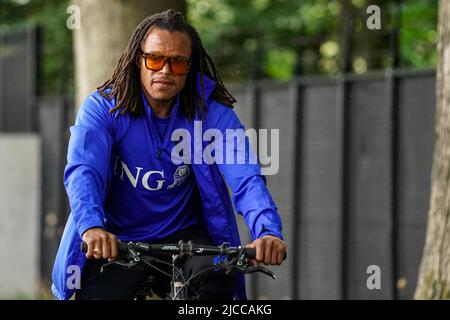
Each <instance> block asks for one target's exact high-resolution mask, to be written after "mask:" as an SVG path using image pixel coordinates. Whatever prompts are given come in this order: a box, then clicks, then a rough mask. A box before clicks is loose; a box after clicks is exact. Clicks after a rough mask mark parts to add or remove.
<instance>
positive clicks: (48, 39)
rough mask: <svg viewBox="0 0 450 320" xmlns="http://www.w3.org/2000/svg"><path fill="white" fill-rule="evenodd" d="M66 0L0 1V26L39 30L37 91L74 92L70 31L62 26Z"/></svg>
mask: <svg viewBox="0 0 450 320" xmlns="http://www.w3.org/2000/svg"><path fill="white" fill-rule="evenodd" d="M68 5H69V1H68V0H45V1H44V0H2V1H1V2H0V28H1V29H3V30H4V31H11V30H15V29H19V28H22V27H23V26H24V25H37V26H39V27H40V31H41V40H42V42H41V44H40V47H41V48H40V53H41V61H40V70H39V83H38V85H39V92H40V93H41V94H44V95H45V94H69V95H73V93H74V91H75V90H74V75H73V73H74V71H73V69H74V66H73V51H72V32H71V31H70V30H69V29H68V28H67V27H66V20H67V18H68V16H69V15H68V14H67V12H66V11H67V6H68Z"/></svg>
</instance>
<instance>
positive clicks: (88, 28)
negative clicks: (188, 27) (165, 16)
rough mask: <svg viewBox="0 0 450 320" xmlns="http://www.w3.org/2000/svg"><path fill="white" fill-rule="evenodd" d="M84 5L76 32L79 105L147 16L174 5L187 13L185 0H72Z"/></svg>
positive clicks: (109, 70) (105, 75)
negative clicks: (79, 26) (79, 25)
mask: <svg viewBox="0 0 450 320" xmlns="http://www.w3.org/2000/svg"><path fill="white" fill-rule="evenodd" d="M72 4H73V5H77V6H78V7H79V8H80V20H81V28H80V29H78V30H77V29H75V30H74V32H75V34H74V51H75V52H74V53H75V84H76V106H77V108H78V107H79V106H80V104H81V102H82V101H83V100H84V99H85V98H86V96H87V95H88V94H89V93H91V92H92V91H94V90H95V88H96V87H98V86H99V85H101V84H102V83H103V82H104V81H106V80H107V79H108V78H109V77H110V76H111V75H112V72H113V70H114V68H115V66H116V64H117V61H118V59H119V56H120V54H121V53H122V51H123V50H124V49H125V47H126V45H127V43H128V40H129V39H130V37H131V34H132V32H133V30H134V29H135V28H136V27H137V25H138V24H139V22H141V20H143V19H144V18H145V17H147V16H150V15H152V14H154V13H157V12H160V11H163V10H166V9H169V8H172V9H174V10H176V11H181V12H182V13H183V14H185V13H186V3H185V0H164V1H150V0H72Z"/></svg>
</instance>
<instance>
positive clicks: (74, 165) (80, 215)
mask: <svg viewBox="0 0 450 320" xmlns="http://www.w3.org/2000/svg"><path fill="white" fill-rule="evenodd" d="M111 119H112V117H111V115H110V113H109V112H108V108H107V107H106V106H105V105H104V104H102V102H101V98H100V96H99V95H98V94H95V93H94V94H92V95H90V96H89V97H88V98H86V100H85V101H84V102H83V104H82V105H81V107H80V110H79V112H78V115H77V119H76V122H75V125H74V126H72V127H71V128H70V132H71V137H70V141H69V148H68V153H67V165H66V167H65V171H64V186H65V189H66V192H67V195H68V198H69V202H70V206H71V210H72V215H73V218H74V221H75V223H76V226H77V231H78V234H79V235H80V237H81V236H82V235H83V233H84V232H85V231H86V230H88V229H91V228H93V227H104V210H103V204H104V199H105V197H106V193H107V189H108V181H109V170H110V160H111V150H112V144H113V138H112V120H111Z"/></svg>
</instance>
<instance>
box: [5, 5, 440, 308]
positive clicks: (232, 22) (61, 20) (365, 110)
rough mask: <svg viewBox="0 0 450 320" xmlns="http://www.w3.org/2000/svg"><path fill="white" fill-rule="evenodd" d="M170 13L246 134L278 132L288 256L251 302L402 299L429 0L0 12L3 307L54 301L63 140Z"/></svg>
mask: <svg viewBox="0 0 450 320" xmlns="http://www.w3.org/2000/svg"><path fill="white" fill-rule="evenodd" d="M370 5H376V6H378V8H379V9H380V19H381V23H380V28H376V29H371V28H369V27H368V19H369V18H370V17H371V15H372V12H371V13H368V12H367V8H368V7H369V6H370ZM167 8H174V9H177V10H179V11H182V12H184V13H185V14H186V16H187V18H188V20H189V22H190V23H191V24H192V25H193V26H194V27H195V28H196V29H197V30H198V31H199V33H200V36H201V37H202V40H203V42H204V45H205V47H206V48H207V50H208V52H209V53H210V55H211V56H212V57H213V59H214V61H215V62H216V64H217V65H218V67H219V70H220V72H221V75H222V77H223V78H224V80H225V83H226V84H227V85H228V86H229V89H230V91H231V93H232V94H233V95H234V96H235V97H236V98H237V100H238V103H237V104H236V111H237V113H238V114H239V116H240V118H241V121H242V122H243V123H244V124H245V126H246V127H247V128H267V129H271V128H273V129H279V130H280V145H279V149H280V156H279V158H280V170H279V172H278V173H277V174H276V175H272V176H268V186H269V189H270V191H271V193H272V195H273V197H274V200H275V202H276V203H277V205H278V208H279V212H280V214H281V216H282V219H283V223H284V234H285V237H286V240H287V242H288V248H289V251H288V255H289V258H288V260H287V261H286V263H284V264H283V266H281V267H276V268H273V270H274V272H275V273H276V274H277V275H278V279H277V280H276V281H273V280H271V279H264V278H263V277H260V276H259V275H258V276H255V277H251V278H250V279H248V284H249V290H248V291H249V296H250V297H251V298H255V299H411V298H412V297H413V294H414V290H415V287H416V281H417V273H418V269H419V263H420V258H421V255H422V250H423V245H424V240H425V230H426V219H427V210H428V205H429V194H430V172H431V163H432V151H433V141H434V132H433V128H434V114H435V67H436V56H437V54H436V52H437V51H436V44H437V30H436V29H437V1H433V0H416V1H401V0H390V1H388V0H386V1H381V0H380V1H375V0H373V1H372V0H329V1H327V0H247V1H244V0H171V1H144V0H130V1H122V0H97V1H94V0H74V1H65V0H59V1H57V0H48V1H43V0H2V1H1V2H0V170H2V173H1V175H0V176H1V178H0V241H1V242H2V243H3V244H2V246H0V270H1V272H0V298H6V299H51V298H52V296H51V293H50V290H49V286H50V283H51V270H52V267H53V260H54V257H55V254H56V250H57V248H58V245H59V241H60V238H61V235H62V232H63V228H64V225H65V221H66V219H67V216H68V214H69V212H70V208H69V205H68V203H67V199H66V194H65V190H64V186H63V181H62V177H63V176H62V174H63V170H64V166H65V164H66V158H65V157H66V150H67V149H66V148H67V142H68V139H69V127H70V126H71V125H72V124H73V122H74V117H75V115H76V110H77V107H78V105H79V103H80V101H81V100H82V99H84V97H86V95H87V94H89V92H91V91H92V90H94V89H95V87H96V86H98V85H100V84H101V83H102V82H103V81H104V80H106V79H107V78H108V77H109V76H110V75H111V73H112V70H113V68H114V67H115V64H116V62H117V58H118V56H119V54H120V53H121V51H122V50H123V49H124V47H125V45H126V43H127V41H128V38H129V37H130V35H131V32H132V30H133V29H134V28H135V27H136V25H137V24H138V23H139V22H140V21H141V20H142V19H143V18H144V17H146V16H148V15H151V14H153V13H155V12H159V11H162V10H164V9H167ZM239 218H240V217H239ZM239 223H240V231H241V237H242V238H243V240H244V242H247V241H249V237H248V233H247V231H246V227H245V226H244V225H243V222H242V219H240V220H239ZM370 265H376V266H379V267H380V270H381V288H379V289H374V290H370V289H368V287H367V279H368V277H369V276H370V274H369V273H368V271H367V268H368V267H369V266H370Z"/></svg>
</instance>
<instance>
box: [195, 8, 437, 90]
mask: <svg viewBox="0 0 450 320" xmlns="http://www.w3.org/2000/svg"><path fill="white" fill-rule="evenodd" d="M187 3H188V19H189V21H190V22H191V23H192V24H193V25H194V27H196V28H197V30H198V31H199V33H200V35H201V37H202V39H203V41H204V44H205V47H206V48H207V50H208V52H210V53H211V55H212V56H213V58H214V60H215V61H216V63H217V64H218V66H219V69H220V70H221V73H222V74H223V76H224V77H225V78H226V79H227V80H231V81H233V80H248V79H254V78H276V79H283V80H287V79H290V78H291V77H293V76H294V75H296V74H302V75H304V74H334V73H337V72H339V71H340V69H341V67H340V65H341V61H340V60H341V58H342V54H343V50H342V45H341V39H342V31H343V14H344V12H342V10H343V9H342V7H343V3H344V1H342V0H302V1H300V0H251V1H247V0H245V1H244V0H187ZM349 3H350V4H349V5H350V9H349V10H351V20H352V21H351V28H352V36H351V41H352V52H351V56H350V59H351V61H352V68H353V69H352V71H353V72H356V73H363V72H366V71H369V70H374V69H380V68H386V67H391V66H392V56H391V51H392V49H391V47H390V45H391V37H392V31H393V30H394V28H395V27H396V26H400V28H401V32H400V41H399V45H400V47H399V52H400V57H401V59H400V60H401V65H400V66H402V67H413V68H427V67H434V66H435V63H436V38H437V36H436V24H437V1H436V0H418V1H403V5H402V11H401V15H396V10H397V9H398V6H396V3H397V1H392V0H374V1H368V0H351V1H349ZM371 4H376V5H379V6H380V8H381V16H382V19H381V20H382V29H381V30H376V31H375V30H368V29H367V27H366V19H367V18H368V16H369V15H368V14H367V13H366V8H367V6H368V5H371ZM399 17H400V19H399ZM398 20H399V21H398Z"/></svg>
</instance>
